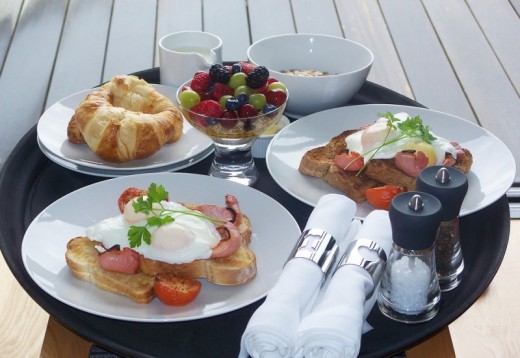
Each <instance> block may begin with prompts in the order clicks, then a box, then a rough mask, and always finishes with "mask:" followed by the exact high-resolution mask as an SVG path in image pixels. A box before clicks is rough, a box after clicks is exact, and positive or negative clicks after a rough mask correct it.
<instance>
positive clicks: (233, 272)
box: [140, 214, 256, 286]
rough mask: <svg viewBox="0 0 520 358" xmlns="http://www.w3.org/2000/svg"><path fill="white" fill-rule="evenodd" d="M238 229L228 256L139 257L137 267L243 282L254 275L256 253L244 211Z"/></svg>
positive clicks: (218, 281)
mask: <svg viewBox="0 0 520 358" xmlns="http://www.w3.org/2000/svg"><path fill="white" fill-rule="evenodd" d="M238 229H239V231H240V233H241V235H242V243H241V245H240V247H239V248H238V249H237V250H236V251H235V252H234V253H232V254H231V255H229V256H227V257H222V258H214V259H205V260H195V261H193V262H190V263H185V264H169V263H166V262H162V261H156V260H151V259H147V258H145V257H141V264H140V269H141V271H143V272H144V273H146V274H148V275H153V276H155V275H157V274H158V273H160V272H173V273H174V274H175V275H178V276H181V277H192V278H204V279H206V280H207V281H209V282H212V283H214V284H217V285H223V286H237V285H242V284H244V283H246V282H249V281H251V280H252V279H253V278H254V277H255V276H256V255H255V254H254V252H253V251H251V249H250V248H249V246H248V245H249V243H250V240H251V222H250V220H249V218H248V217H247V216H246V215H243V214H242V220H241V223H240V224H239V226H238Z"/></svg>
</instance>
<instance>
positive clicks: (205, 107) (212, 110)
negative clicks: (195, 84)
mask: <svg viewBox="0 0 520 358" xmlns="http://www.w3.org/2000/svg"><path fill="white" fill-rule="evenodd" d="M191 110H192V112H195V113H197V114H202V115H203V116H206V117H211V118H220V117H222V113H223V112H224V111H223V110H222V107H220V104H219V103H218V102H217V101H214V100H211V99H210V100H206V101H202V102H200V103H199V104H196V105H195V106H193V107H191Z"/></svg>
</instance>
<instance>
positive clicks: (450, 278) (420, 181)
mask: <svg viewBox="0 0 520 358" xmlns="http://www.w3.org/2000/svg"><path fill="white" fill-rule="evenodd" d="M416 186H417V190H421V191H424V192H426V193H429V194H432V195H434V196H435V197H437V198H438V199H439V200H440V201H441V203H442V212H443V213H442V219H441V222H440V224H439V232H438V235H437V238H436V240H435V246H436V247H435V255H436V257H437V259H436V260H437V276H438V278H439V284H440V286H441V291H442V292H445V291H450V290H452V289H454V288H455V287H457V286H458V285H459V284H460V281H461V273H462V271H463V270H464V258H463V255H462V248H461V244H460V232H459V212H460V208H461V205H462V202H463V200H464V197H465V196H466V193H467V191H468V179H467V178H466V175H465V174H464V173H462V172H461V171H460V170H458V169H456V168H453V167H444V166H431V167H427V168H425V169H423V170H422V171H421V172H420V173H419V176H418V177H417V183H416Z"/></svg>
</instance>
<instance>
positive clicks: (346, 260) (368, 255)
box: [334, 239, 386, 296]
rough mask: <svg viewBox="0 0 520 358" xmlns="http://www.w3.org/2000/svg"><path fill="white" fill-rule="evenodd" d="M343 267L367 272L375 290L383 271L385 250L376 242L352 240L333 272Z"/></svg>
mask: <svg viewBox="0 0 520 358" xmlns="http://www.w3.org/2000/svg"><path fill="white" fill-rule="evenodd" d="M345 265H355V266H359V267H361V268H362V269H364V270H365V271H367V272H368V273H369V275H370V276H371V277H372V280H373V281H374V288H375V287H377V285H378V284H379V280H380V279H381V276H382V275H383V272H384V270H385V265H386V254H385V250H383V248H382V247H381V246H380V245H379V244H378V243H377V242H375V241H372V240H370V239H357V240H354V241H352V242H351V243H350V244H349V246H348V248H347V251H346V252H345V254H344V255H343V256H342V257H341V259H340V260H339V262H338V266H336V270H335V271H334V272H336V271H337V270H339V269H340V268H341V267H343V266H345ZM371 294H372V293H370V294H369V295H368V296H370V295H371Z"/></svg>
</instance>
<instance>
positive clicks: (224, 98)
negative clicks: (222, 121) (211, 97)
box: [218, 95, 233, 111]
mask: <svg viewBox="0 0 520 358" xmlns="http://www.w3.org/2000/svg"><path fill="white" fill-rule="evenodd" d="M230 98H233V96H230V95H225V96H222V97H220V98H219V100H218V103H219V104H220V107H221V108H222V109H223V110H224V111H225V110H226V101H227V100H228V99H230Z"/></svg>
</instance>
